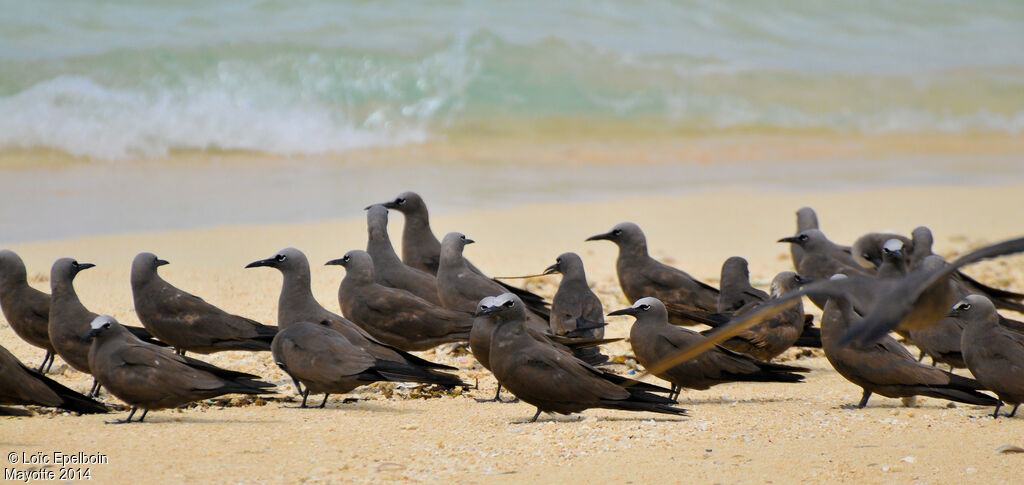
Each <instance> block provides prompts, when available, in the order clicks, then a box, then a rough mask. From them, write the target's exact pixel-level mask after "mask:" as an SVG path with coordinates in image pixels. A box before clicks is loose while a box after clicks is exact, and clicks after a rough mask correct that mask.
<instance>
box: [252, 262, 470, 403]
mask: <svg viewBox="0 0 1024 485" xmlns="http://www.w3.org/2000/svg"><path fill="white" fill-rule="evenodd" d="M263 266H265V267H270V268H274V269H277V270H278V271H280V272H281V275H282V276H283V277H284V278H283V280H284V281H283V284H282V285H281V295H280V297H279V298H278V305H277V324H278V328H279V329H280V331H279V332H278V335H277V337H275V341H276V342H278V345H282V342H283V341H284V340H283V339H289V338H291V337H289V335H294V334H293V333H288V334H286V335H285V336H284V337H282V335H281V334H282V333H284V332H285V330H286V329H287V328H288V327H289V326H291V325H293V324H296V323H313V322H316V324H317V325H320V326H326V327H329V328H330V329H331V330H333V331H335V332H337V333H339V334H341V335H342V336H343V337H344V338H345V340H346V341H348V342H349V343H350V344H352V345H354V346H356V347H358V348H360V349H362V351H363V352H365V353H367V354H369V355H370V356H371V357H373V358H374V359H375V360H379V361H387V362H390V364H389V365H393V366H398V367H401V368H415V369H416V373H415V375H411V376H410V378H409V379H408V380H409V381H412V382H423V383H427V384H433V383H437V382H442V383H444V384H443V385H447V386H450V387H453V386H460V385H465V384H464V383H462V381H460V380H459V379H458V377H456V376H453V375H451V374H446V373H443V372H440V370H455V368H454V367H451V366H447V365H442V364H435V363H433V362H430V361H427V360H424V359H421V358H419V357H416V356H415V355H412V354H410V353H408V352H406V351H404V350H402V349H399V348H398V347H395V346H392V345H388V344H385V343H383V342H381V341H379V340H377V339H376V338H374V337H373V336H371V335H370V334H369V333H367V332H366V331H365V330H363V329H362V328H360V327H359V326H358V325H356V324H355V323H352V322H351V321H349V320H347V319H345V318H344V317H342V316H341V315H338V314H335V313H332V312H330V311H328V310H327V309H326V308H324V307H323V306H321V305H320V303H319V302H317V301H316V299H315V298H313V291H312V289H311V287H310V272H309V260H308V259H306V255H305V254H303V253H302V251H299V250H298V249H295V248H286V249H282V250H281V251H278V252H277V254H275V255H274V256H273V257H271V258H267V259H262V260H259V261H254V262H252V263H249V264H248V265H246V268H256V267H263ZM307 328H308V327H307ZM308 335H310V334H307V333H302V334H299V335H298V336H297V337H295V338H296V339H299V337H301V338H302V339H304V338H306V337H307V336H308ZM274 347H275V344H271V350H273V348H274ZM279 355H280V352H279ZM300 355H301V354H300ZM306 355H307V357H306V358H309V359H314V360H313V362H314V364H315V362H316V359H317V354H315V353H313V354H309V353H307V354H306ZM282 359H284V358H283V357H282ZM282 359H278V358H277V356H275V361H276V363H277V364H278V366H281V368H282V369H283V370H284V371H285V372H286V373H288V375H289V376H291V378H292V380H294V381H295V384H296V385H295V388H296V389H298V390H300V392H302V391H301V389H302V386H301V385H300V384H299V382H300V381H302V379H303V378H306V379H316V378H317V376H316V375H305V376H304V375H300V374H299V373H297V372H300V371H299V370H298V369H302V368H304V366H305V365H307V364H305V363H300V364H296V363H294V362H293V363H291V364H289V362H288V360H287V359H284V360H282ZM310 365H313V364H310ZM408 372H412V371H408ZM307 385H308V383H307ZM305 394H306V395H307V396H308V389H307V390H306V392H305Z"/></svg>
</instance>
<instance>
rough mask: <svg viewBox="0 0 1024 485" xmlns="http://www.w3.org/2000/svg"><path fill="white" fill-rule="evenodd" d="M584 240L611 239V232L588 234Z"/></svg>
mask: <svg viewBox="0 0 1024 485" xmlns="http://www.w3.org/2000/svg"><path fill="white" fill-rule="evenodd" d="M586 240H587V241H601V240H607V241H611V240H612V233H611V232H606V233H604V234H598V235H596V236H590V237H588V238H587V239H586Z"/></svg>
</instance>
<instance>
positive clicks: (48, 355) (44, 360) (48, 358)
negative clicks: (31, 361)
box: [38, 350, 52, 374]
mask: <svg viewBox="0 0 1024 485" xmlns="http://www.w3.org/2000/svg"><path fill="white" fill-rule="evenodd" d="M51 356H52V353H51V352H50V351H49V350H47V351H46V355H44V356H43V363H42V364H39V371H38V372H39V373H40V374H45V373H46V372H43V369H45V368H46V363H47V362H49V360H50V357H51Z"/></svg>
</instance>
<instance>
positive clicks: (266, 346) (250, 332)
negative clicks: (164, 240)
mask: <svg viewBox="0 0 1024 485" xmlns="http://www.w3.org/2000/svg"><path fill="white" fill-rule="evenodd" d="M165 264H168V262H167V261H165V260H163V259H160V258H157V257H156V255H155V254H153V253H139V254H138V255H137V256H135V259H134V260H133V261H132V274H131V282H132V298H133V299H134V301H135V313H136V314H137V315H138V316H139V320H140V321H141V322H142V325H143V326H144V327H146V330H149V331H150V332H152V334H153V335H155V336H156V337H157V338H159V339H160V340H162V341H164V342H166V343H168V344H170V345H171V346H173V347H174V348H175V349H176V350H177V352H178V354H179V355H185V352H186V351H187V352H198V353H200V354H210V353H213V352H221V351H225V350H248V351H269V350H270V342H271V341H272V340H274V335H275V334H277V327H271V326H268V325H263V324H262V323H259V322H257V321H255V320H251V319H248V318H245V317H240V316H238V315H232V314H230V313H228V312H225V311H224V310H221V309H220V308H217V307H215V306H213V305H211V304H209V303H207V302H206V301H205V300H203V299H202V298H199V297H198V296H195V295H192V294H190V293H187V292H185V291H182V290H180V289H178V288H176V287H174V286H173V285H171V284H170V283H168V282H167V281H165V280H164V279H163V278H161V277H160V275H159V274H158V273H157V268H159V267H160V266H163V265H165Z"/></svg>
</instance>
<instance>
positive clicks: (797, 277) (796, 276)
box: [793, 274, 804, 283]
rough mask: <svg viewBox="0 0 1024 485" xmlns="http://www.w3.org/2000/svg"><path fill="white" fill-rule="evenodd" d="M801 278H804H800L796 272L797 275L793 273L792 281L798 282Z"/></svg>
mask: <svg viewBox="0 0 1024 485" xmlns="http://www.w3.org/2000/svg"><path fill="white" fill-rule="evenodd" d="M803 280H804V279H803V278H801V277H800V275H798V274H797V275H793V281H796V282H797V283H799V282H801V281H803Z"/></svg>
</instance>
